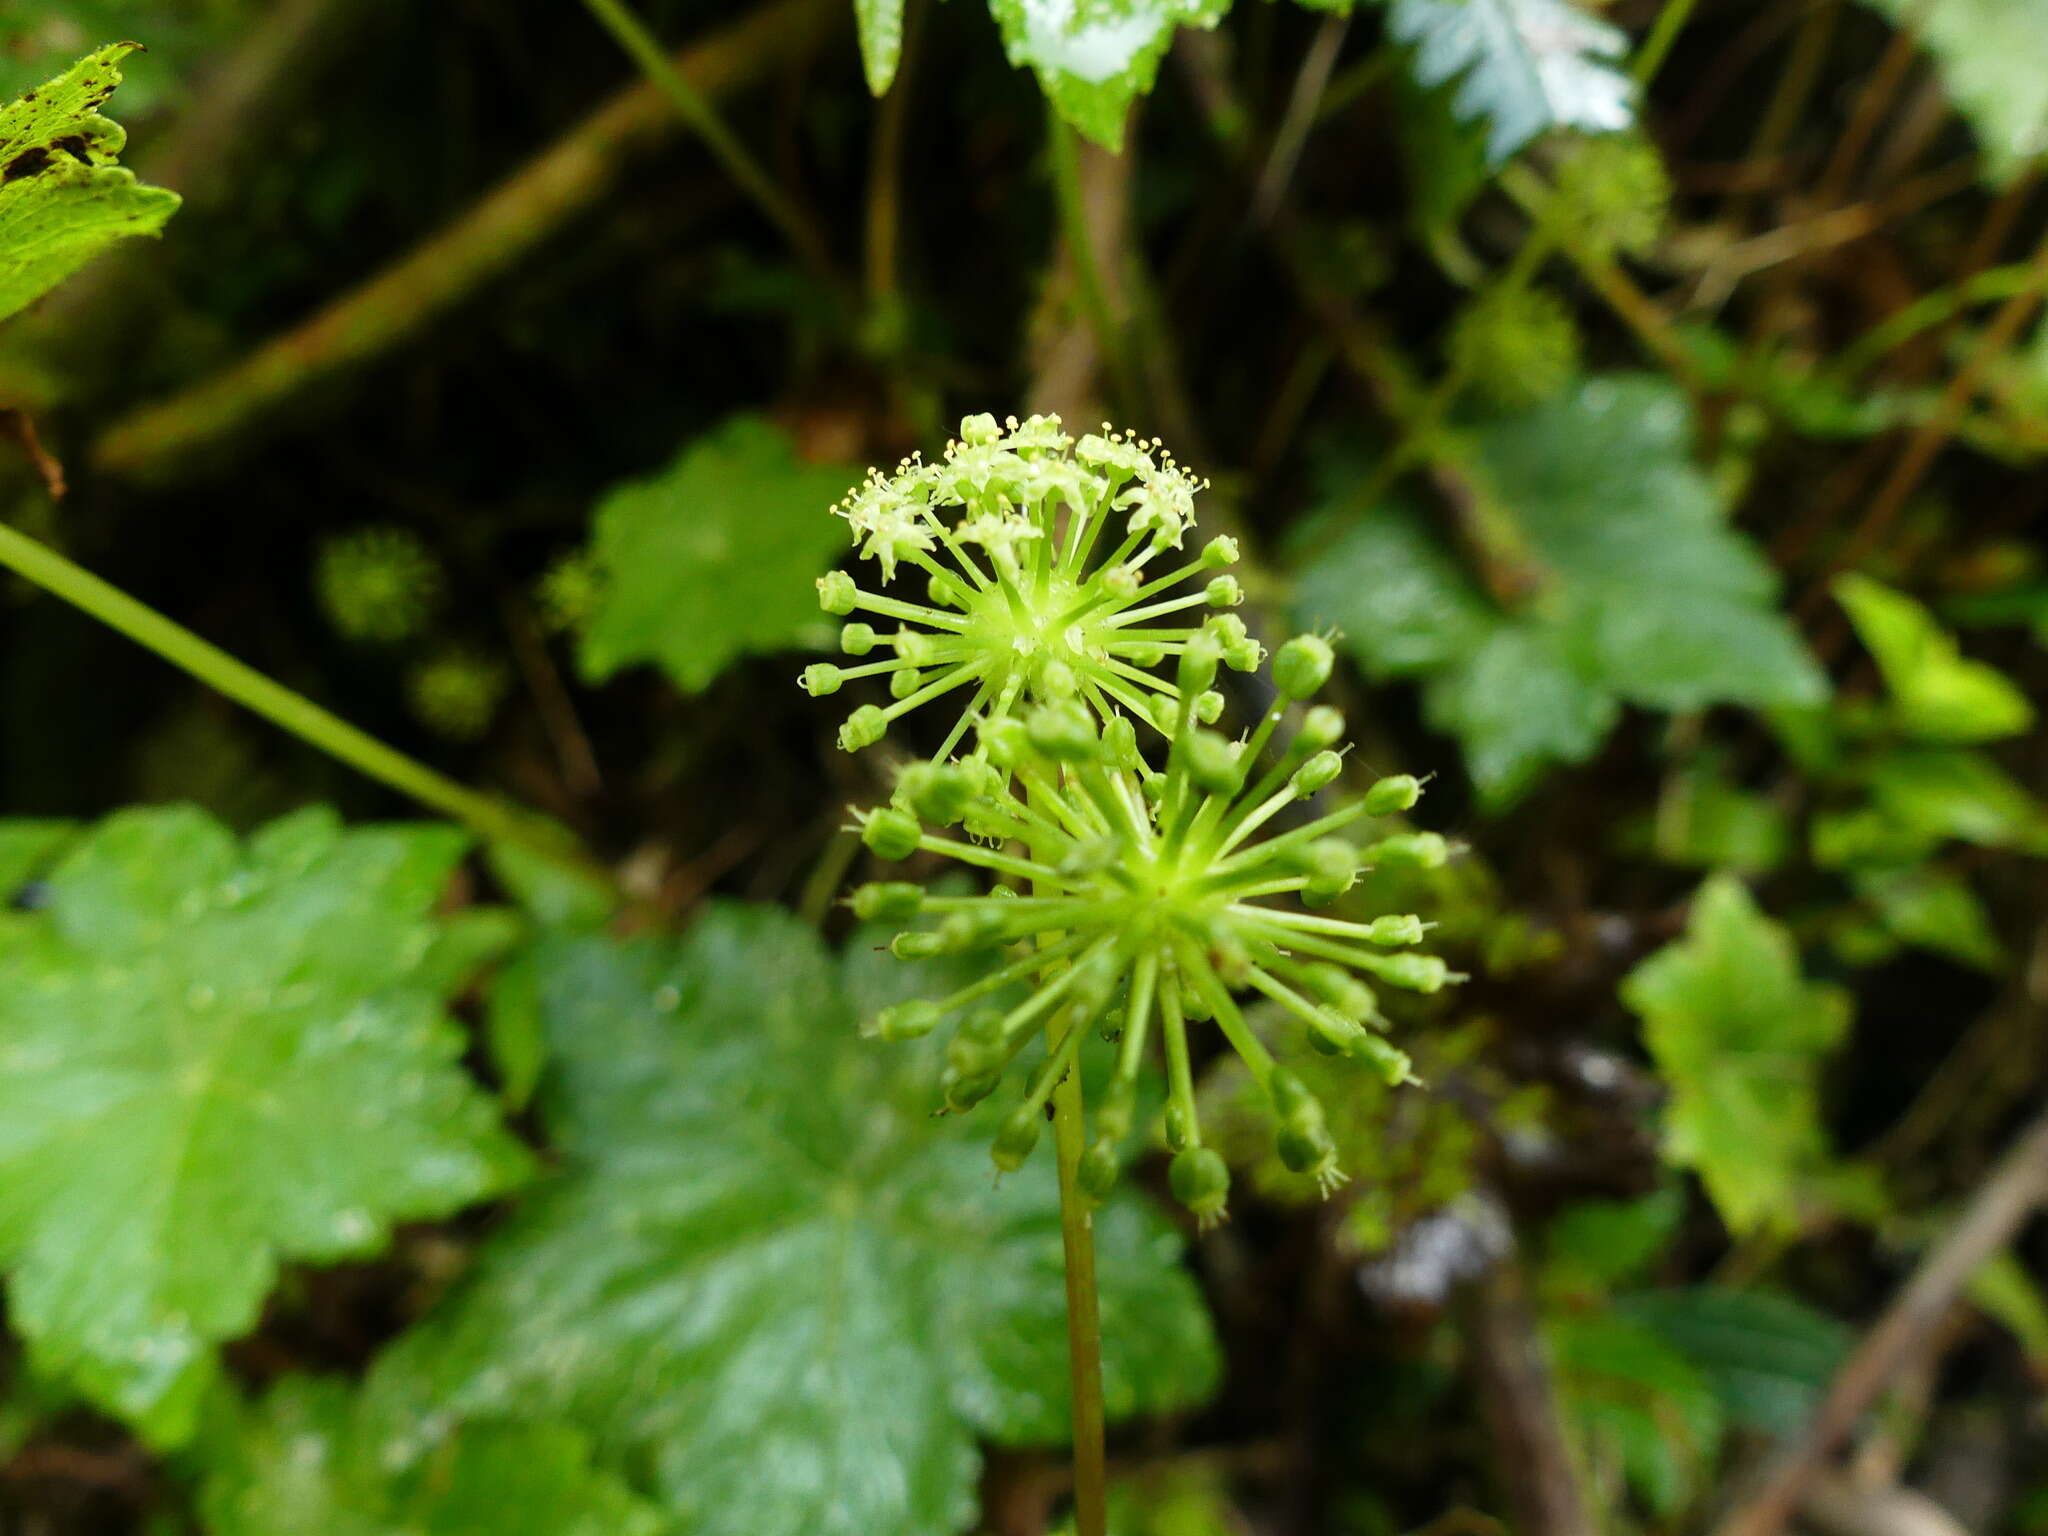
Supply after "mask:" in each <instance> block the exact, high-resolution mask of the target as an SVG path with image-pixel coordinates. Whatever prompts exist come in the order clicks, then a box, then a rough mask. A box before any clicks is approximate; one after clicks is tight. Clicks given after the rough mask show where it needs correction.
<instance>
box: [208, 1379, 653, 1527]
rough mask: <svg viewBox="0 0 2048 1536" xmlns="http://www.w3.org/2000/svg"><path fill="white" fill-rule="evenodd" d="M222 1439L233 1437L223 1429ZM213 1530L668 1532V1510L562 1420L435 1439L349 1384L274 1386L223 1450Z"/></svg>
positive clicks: (475, 1425)
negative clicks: (633, 1486)
mask: <svg viewBox="0 0 2048 1536" xmlns="http://www.w3.org/2000/svg"><path fill="white" fill-rule="evenodd" d="M224 1438H225V1437H224ZM200 1505H201V1512H202V1514H203V1515H204V1518H205V1520H206V1528H207V1530H208V1532H209V1533H210V1536H279V1533H280V1532H285V1531H304V1532H308V1533H311V1532H316V1531H317V1532H319V1533H320V1536H478V1533H481V1532H486V1531H487V1532H489V1533H490V1536H658V1533H660V1532H662V1531H663V1530H665V1529H666V1526H665V1525H664V1523H663V1520H662V1518H661V1515H660V1513H659V1511H657V1510H656V1509H655V1508H653V1507H652V1506H651V1505H649V1504H647V1503H645V1502H644V1501H643V1500H641V1499H640V1498H638V1497H637V1496H635V1495H634V1493H633V1492H632V1491H631V1490H630V1489H629V1488H628V1487H627V1486H626V1485H625V1484H624V1483H623V1482H621V1481H620V1480H619V1479H618V1478H617V1477H615V1476H614V1475H613V1474H611V1473H609V1472H605V1471H602V1470H599V1469H598V1468H596V1467H594V1466H593V1465H592V1464H591V1460H590V1447H589V1443H588V1441H587V1440H586V1439H585V1437H584V1436H582V1435H580V1434H578V1433H577V1432H576V1431H575V1430H572V1429H569V1428H566V1427H565V1426H562V1425H559V1424H532V1423H516V1422H511V1421H490V1420H486V1421H482V1422H471V1423H463V1424H458V1425H455V1426H453V1427H449V1428H444V1429H442V1430H441V1431H440V1432H439V1433H437V1434H435V1435H434V1436H432V1437H426V1436H423V1435H422V1434H421V1433H420V1432H419V1430H418V1428H417V1426H415V1425H412V1424H410V1423H408V1422H406V1421H405V1420H404V1419H403V1418H399V1417H396V1416H393V1415H390V1414H388V1413H380V1412H379V1408H378V1405H377V1404H376V1403H375V1402H374V1401H373V1400H371V1399H367V1398H365V1397H363V1396H360V1395H358V1394H357V1393H356V1392H355V1391H354V1390H353V1389H352V1388H351V1387H350V1386H349V1385H348V1384H347V1383H345V1382H341V1381H333V1380H317V1379H312V1378H307V1377H296V1378H292V1379H288V1380H286V1381H284V1382H282V1383H280V1384H279V1385H278V1386H277V1387H275V1388H273V1389H272V1391H271V1392H270V1395H269V1396H268V1397H267V1398H266V1399H265V1400H264V1402H263V1404H262V1406H261V1407H260V1408H257V1409H251V1410H247V1411H245V1412H244V1414H243V1415H242V1420H241V1422H240V1423H239V1424H238V1425H237V1426H236V1429H235V1433H234V1435H233V1437H232V1439H229V1440H228V1442H227V1443H226V1444H225V1445H224V1446H223V1447H221V1448H219V1449H217V1450H216V1451H215V1453H214V1456H213V1458H212V1459H211V1463H210V1465H209V1466H208V1468H207V1475H206V1480H205V1483H204V1486H203V1488H202V1490H201V1495H200Z"/></svg>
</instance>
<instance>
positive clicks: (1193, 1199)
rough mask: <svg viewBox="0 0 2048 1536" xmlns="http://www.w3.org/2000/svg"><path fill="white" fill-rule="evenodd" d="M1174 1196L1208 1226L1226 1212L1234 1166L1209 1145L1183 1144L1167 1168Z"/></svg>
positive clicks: (1168, 1180)
mask: <svg viewBox="0 0 2048 1536" xmlns="http://www.w3.org/2000/svg"><path fill="white" fill-rule="evenodd" d="M1166 1179H1167V1183H1168V1184H1169V1185H1171V1186H1172V1189H1173V1198H1174V1199H1176V1200H1178V1201H1179V1202H1180V1203H1181V1204H1182V1205H1184V1206H1186V1207H1187V1208H1188V1209H1189V1210H1190V1211H1192V1212H1194V1214H1195V1219H1196V1220H1197V1221H1199V1222H1201V1223H1202V1225H1204V1226H1207V1225H1209V1224H1210V1223H1211V1222H1213V1221H1215V1220H1216V1219H1217V1218H1218V1217H1220V1216H1221V1215H1222V1214H1223V1207H1224V1205H1225V1203H1226V1202H1228V1200H1229V1199H1230V1170H1229V1168H1227V1167H1225V1166H1224V1162H1223V1159H1222V1158H1221V1157H1219V1156H1218V1155H1217V1154H1216V1153H1215V1152H1214V1151H1213V1150H1211V1149H1210V1148H1208V1147H1183V1148H1182V1149H1181V1150H1180V1151H1179V1152H1177V1153H1175V1154H1174V1158H1173V1162H1172V1164H1171V1166H1169V1167H1168V1169H1167V1172H1166Z"/></svg>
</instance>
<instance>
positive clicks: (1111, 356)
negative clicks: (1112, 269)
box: [1046, 106, 1138, 410]
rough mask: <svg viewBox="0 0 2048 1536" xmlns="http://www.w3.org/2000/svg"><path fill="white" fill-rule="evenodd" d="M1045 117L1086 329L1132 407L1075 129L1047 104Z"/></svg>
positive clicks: (1130, 378) (1125, 355) (1134, 396)
mask: <svg viewBox="0 0 2048 1536" xmlns="http://www.w3.org/2000/svg"><path fill="white" fill-rule="evenodd" d="M1046 116H1047V121H1048V122H1049V123H1050V125H1051V128H1052V135H1051V145H1050V148H1051V152H1052V185H1053V196H1054V199H1055V201H1056V202H1057V203H1058V204H1059V215H1060V233H1061V235H1062V237H1063V238H1064V239H1065V241H1066V246H1067V251H1068V253H1069V254H1070V255H1071V256H1072V257H1073V259H1074V275H1075V278H1076V279H1077V281H1078V284H1079V287H1080V289H1081V308H1082V310H1083V311H1084V312H1085V313H1086V315H1087V317H1088V328H1089V329H1090V330H1092V331H1094V332H1095V346H1096V350H1097V351H1098V352H1099V353H1100V355H1101V357H1102V361H1103V362H1104V363H1105V364H1106V365H1107V367H1108V372H1109V378H1110V383H1111V385H1112V386H1113V387H1114V388H1115V390H1116V392H1117V394H1118V395H1119V396H1121V397H1122V403H1123V405H1124V408H1125V409H1126V410H1129V409H1134V408H1135V407H1136V405H1137V402H1138V388H1137V374H1136V372H1135V371H1134V369H1133V368H1132V365H1131V358H1130V353H1129V349H1128V348H1127V347H1126V346H1125V345H1124V329H1123V327H1122V326H1121V325H1119V324H1118V323H1117V319H1116V316H1115V315H1114V314H1113V313H1111V311H1110V307H1109V287H1108V285H1107V283H1106V282H1105V281H1104V278H1103V272H1102V263H1101V262H1100V261H1098V260H1097V259H1096V252H1095V241H1094V238H1093V234H1092V232H1091V231H1090V229H1089V227H1088V209H1087V205H1086V202H1085V200H1084V199H1083V197H1082V193H1081V159H1080V149H1079V146H1078V145H1077V144H1076V142H1075V139H1074V130H1073V129H1071V128H1069V127H1068V126H1067V125H1066V122H1065V121H1064V120H1063V119H1062V118H1061V117H1060V116H1059V114H1058V113H1057V112H1055V111H1053V109H1052V108H1051V107H1050V106H1048V107H1047V108H1046Z"/></svg>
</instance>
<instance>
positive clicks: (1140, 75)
mask: <svg viewBox="0 0 2048 1536" xmlns="http://www.w3.org/2000/svg"><path fill="white" fill-rule="evenodd" d="M1229 9H1230V0H989V11H990V14H992V15H993V16H994V17H995V19H996V24H997V25H998V26H999V27H1001V28H1002V32H1003V47H1004V49H1005V51H1006V52H1007V53H1008V54H1009V56H1010V62H1011V63H1012V64H1014V65H1017V66H1018V67H1019V68H1023V67H1026V66H1028V67H1029V68H1030V69H1031V71H1032V73H1033V74H1035V75H1037V76H1038V83H1039V86H1040V88H1041V89H1042V90H1044V92H1045V95H1046V99H1047V100H1048V101H1050V102H1051V103H1052V105H1053V108H1054V110H1055V111H1057V112H1058V113H1059V114H1060V116H1061V117H1063V118H1065V119H1066V121H1067V122H1068V123H1069V124H1070V125H1072V127H1073V128H1074V129H1075V131H1076V132H1078V133H1081V134H1083V135H1085V136H1086V137H1088V138H1090V139H1093V140H1094V141H1095V142H1096V143H1098V144H1100V145H1103V146H1104V147H1105V148H1108V149H1113V150H1120V149H1122V148H1123V141H1124V119H1125V117H1126V116H1127V115H1128V113H1129V111H1130V106H1131V103H1132V102H1133V101H1134V100H1136V99H1137V98H1138V97H1140V96H1142V95H1144V94H1145V93H1146V92H1147V91H1149V90H1151V89H1152V81H1153V79H1154V78H1155V77H1156V76H1157V75H1158V73H1159V61H1160V59H1161V58H1162V57H1164V55H1165V53H1166V49H1167V45H1168V44H1169V43H1171V42H1172V41H1173V34H1174V29H1175V28H1177V27H1213V26H1215V25H1216V23H1217V22H1219V21H1221V20H1222V19H1223V16H1224V13H1225V12H1226V11H1228V10H1229Z"/></svg>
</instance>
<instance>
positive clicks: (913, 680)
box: [889, 667, 924, 699]
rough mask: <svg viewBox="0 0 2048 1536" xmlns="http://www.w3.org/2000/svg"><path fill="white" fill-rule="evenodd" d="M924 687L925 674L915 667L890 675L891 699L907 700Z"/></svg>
mask: <svg viewBox="0 0 2048 1536" xmlns="http://www.w3.org/2000/svg"><path fill="white" fill-rule="evenodd" d="M923 686H924V674H923V673H921V672H919V671H918V670H917V668H915V667H905V668H903V670H902V671H900V672H891V673H890V674H889V697H890V698H892V699H907V698H909V697H910V696H911V695H912V694H913V693H915V692H917V690H918V689H919V688H921V687H923Z"/></svg>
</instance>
